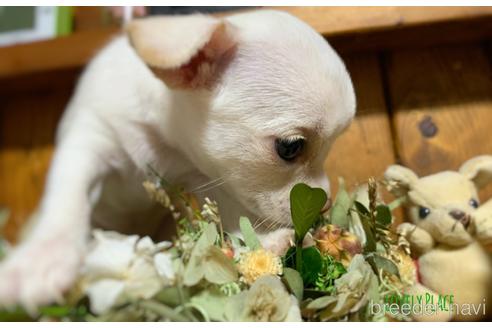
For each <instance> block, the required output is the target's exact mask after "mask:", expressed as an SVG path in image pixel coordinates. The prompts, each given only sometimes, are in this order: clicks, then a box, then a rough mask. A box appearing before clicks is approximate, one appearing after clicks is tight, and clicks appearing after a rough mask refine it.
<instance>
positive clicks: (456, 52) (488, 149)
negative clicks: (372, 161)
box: [387, 45, 492, 199]
mask: <svg viewBox="0 0 492 328" xmlns="http://www.w3.org/2000/svg"><path fill="white" fill-rule="evenodd" d="M387 74H388V82H389V88H390V97H391V107H392V110H393V112H394V120H393V124H394V129H395V131H396V144H397V149H398V155H399V157H400V160H401V162H402V164H404V165H407V166H409V167H410V168H412V169H413V170H415V171H416V172H417V173H418V174H419V175H427V174H431V173H434V172H438V171H441V170H447V169H453V170H455V169H458V168H459V166H460V165H461V164H462V163H463V162H464V161H465V160H467V159H469V158H471V157H473V156H476V155H480V154H492V141H491V128H492V79H491V77H492V69H491V63H490V61H489V58H488V55H487V54H486V52H485V51H484V49H483V48H482V47H481V46H480V45H462V46H453V47H440V48H431V49H426V50H408V51H400V52H396V53H393V54H391V55H390V56H389V57H388V61H387ZM491 196H492V186H489V187H488V188H486V189H485V190H483V191H482V193H481V197H482V199H488V198H489V197H491Z"/></svg>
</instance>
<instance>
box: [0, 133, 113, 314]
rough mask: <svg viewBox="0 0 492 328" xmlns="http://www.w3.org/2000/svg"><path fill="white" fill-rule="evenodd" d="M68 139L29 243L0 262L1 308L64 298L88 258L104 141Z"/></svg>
mask: <svg viewBox="0 0 492 328" xmlns="http://www.w3.org/2000/svg"><path fill="white" fill-rule="evenodd" d="M80 139H81V138H80V137H79V138H77V139H75V138H72V140H70V139H65V141H64V142H63V143H62V144H61V145H60V146H59V147H58V149H57V151H56V153H55V155H54V158H53V162H52V165H51V168H50V172H49V176H48V180H47V184H46V188H45V192H44V197H43V199H42V202H41V206H40V209H39V212H38V217H37V218H36V222H35V225H34V226H33V228H32V231H31V232H30V234H29V236H28V237H27V239H26V240H25V242H23V243H21V245H20V246H18V247H17V248H16V249H15V250H14V251H13V252H12V253H11V254H10V255H9V257H8V258H7V259H6V260H5V261H4V263H0V304H2V305H4V306H7V305H13V304H16V303H20V304H22V305H23V306H25V307H26V308H27V309H28V310H31V311H35V307H36V306H37V305H40V304H47V303H50V302H53V301H56V300H60V299H61V296H62V292H63V291H65V290H66V289H67V288H69V287H70V285H71V284H72V283H73V281H74V279H75V277H76V275H77V270H78V268H79V264H80V262H81V260H82V256H83V254H84V249H85V246H86V239H87V235H88V232H89V226H90V212H91V209H92V205H93V201H91V197H90V196H91V193H92V192H93V191H94V190H95V188H97V187H98V184H99V183H100V180H101V179H100V178H101V177H102V175H103V174H104V173H105V172H106V171H107V168H108V164H106V163H105V162H103V161H102V160H101V158H103V156H101V154H102V150H103V148H104V147H103V145H104V143H103V142H101V141H95V140H90V141H89V140H87V139H88V138H84V139H86V140H84V141H81V140H80Z"/></svg>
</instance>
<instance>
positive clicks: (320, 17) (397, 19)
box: [274, 7, 492, 36]
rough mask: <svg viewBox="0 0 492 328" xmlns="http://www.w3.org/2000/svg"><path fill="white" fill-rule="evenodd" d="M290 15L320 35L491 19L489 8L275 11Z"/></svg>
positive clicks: (332, 8) (290, 9) (328, 8)
mask: <svg viewBox="0 0 492 328" xmlns="http://www.w3.org/2000/svg"><path fill="white" fill-rule="evenodd" d="M274 8H275V9H280V10H284V11H287V12H289V13H291V14H292V15H294V16H297V17H299V18H300V19H302V20H304V21H305V22H306V23H308V24H309V25H311V26H312V27H313V28H314V29H315V30H316V31H318V32H319V33H321V34H323V35H326V36H329V35H330V36H332V35H338V34H349V33H354V32H355V33H361V32H368V31H376V30H384V29H393V28H401V27H404V26H416V25H422V24H430V23H436V22H442V21H453V20H466V19H471V18H477V17H483V16H491V15H492V7H274Z"/></svg>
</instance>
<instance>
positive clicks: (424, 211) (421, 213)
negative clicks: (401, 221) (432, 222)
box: [419, 206, 431, 219]
mask: <svg viewBox="0 0 492 328" xmlns="http://www.w3.org/2000/svg"><path fill="white" fill-rule="evenodd" d="M430 212H431V210H430V209H428V208H427V207H423V206H421V207H420V208H419V217H420V218H421V219H425V218H426V217H427V215H429V214H430Z"/></svg>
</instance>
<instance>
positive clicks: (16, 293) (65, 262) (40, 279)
mask: <svg viewBox="0 0 492 328" xmlns="http://www.w3.org/2000/svg"><path fill="white" fill-rule="evenodd" d="M81 259H82V251H81V249H80V248H79V247H77V245H76V244H74V243H73V242H71V241H70V240H67V239H58V238H57V239H49V240H44V241H30V242H28V243H27V244H25V245H22V246H20V247H19V248H18V249H15V250H14V251H12V253H11V254H10V255H9V257H8V258H7V259H6V260H5V261H4V262H3V263H0V281H1V284H0V307H12V306H15V305H17V304H18V305H21V306H23V307H24V308H25V309H26V310H28V311H29V312H30V313H36V308H37V306H39V305H45V304H49V303H52V302H55V301H57V302H60V301H62V300H63V292H64V291H66V290H67V289H68V288H69V287H70V286H71V285H72V283H73V282H74V280H75V278H76V276H77V273H78V269H79V267H80V263H81Z"/></svg>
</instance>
